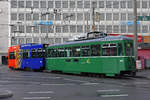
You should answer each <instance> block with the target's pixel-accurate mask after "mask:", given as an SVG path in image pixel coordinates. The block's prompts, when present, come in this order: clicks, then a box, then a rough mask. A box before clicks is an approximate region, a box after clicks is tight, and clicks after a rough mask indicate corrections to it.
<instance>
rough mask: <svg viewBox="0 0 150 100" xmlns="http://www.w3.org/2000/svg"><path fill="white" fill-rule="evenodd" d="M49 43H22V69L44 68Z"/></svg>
mask: <svg viewBox="0 0 150 100" xmlns="http://www.w3.org/2000/svg"><path fill="white" fill-rule="evenodd" d="M47 46H48V44H32V43H28V44H22V45H20V49H21V52H20V54H21V55H22V58H21V69H30V70H43V69H44V68H45V56H46V52H45V48H46V47H47Z"/></svg>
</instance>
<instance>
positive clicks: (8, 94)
mask: <svg viewBox="0 0 150 100" xmlns="http://www.w3.org/2000/svg"><path fill="white" fill-rule="evenodd" d="M12 96H13V93H12V91H9V90H3V89H0V99H3V98H9V97H12Z"/></svg>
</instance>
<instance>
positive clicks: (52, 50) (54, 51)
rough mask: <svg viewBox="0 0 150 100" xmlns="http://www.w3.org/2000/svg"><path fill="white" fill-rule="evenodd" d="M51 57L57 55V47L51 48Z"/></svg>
mask: <svg viewBox="0 0 150 100" xmlns="http://www.w3.org/2000/svg"><path fill="white" fill-rule="evenodd" d="M49 52H50V54H49V57H57V53H58V52H57V49H50V51H49Z"/></svg>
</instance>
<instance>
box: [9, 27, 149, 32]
mask: <svg viewBox="0 0 150 100" xmlns="http://www.w3.org/2000/svg"><path fill="white" fill-rule="evenodd" d="M91 28H92V27H91V26H90V25H88V26H87V25H85V26H83V25H63V26H61V25H57V26H40V27H39V26H35V27H31V26H21V25H20V26H18V28H17V26H12V27H11V33H15V32H18V31H17V30H19V32H20V33H32V32H33V33H55V32H56V33H87V32H90V30H91ZM137 29H138V32H139V33H148V32H150V25H149V26H148V25H141V26H140V25H138V28H137ZM95 30H96V31H103V32H107V33H133V25H129V26H127V25H121V26H119V25H107V26H105V25H96V26H95Z"/></svg>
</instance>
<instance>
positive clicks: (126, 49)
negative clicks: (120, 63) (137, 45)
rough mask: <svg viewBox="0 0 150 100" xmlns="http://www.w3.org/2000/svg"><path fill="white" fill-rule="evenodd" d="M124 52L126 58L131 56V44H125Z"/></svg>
mask: <svg viewBox="0 0 150 100" xmlns="http://www.w3.org/2000/svg"><path fill="white" fill-rule="evenodd" d="M125 52H126V56H133V44H132V43H125Z"/></svg>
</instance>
